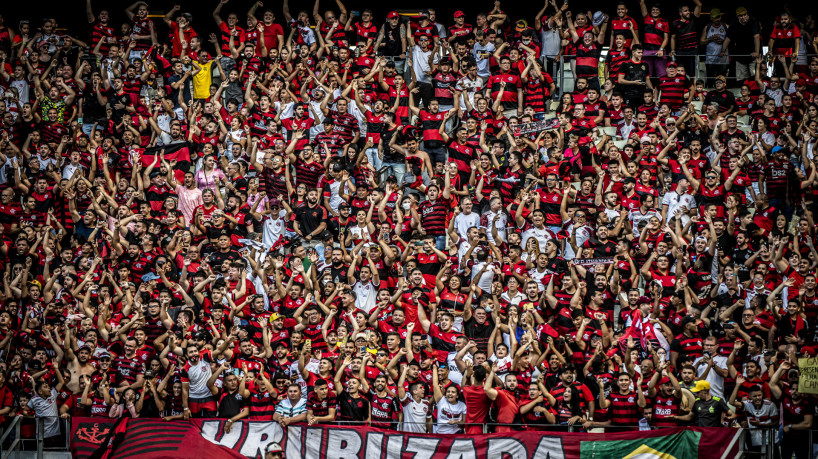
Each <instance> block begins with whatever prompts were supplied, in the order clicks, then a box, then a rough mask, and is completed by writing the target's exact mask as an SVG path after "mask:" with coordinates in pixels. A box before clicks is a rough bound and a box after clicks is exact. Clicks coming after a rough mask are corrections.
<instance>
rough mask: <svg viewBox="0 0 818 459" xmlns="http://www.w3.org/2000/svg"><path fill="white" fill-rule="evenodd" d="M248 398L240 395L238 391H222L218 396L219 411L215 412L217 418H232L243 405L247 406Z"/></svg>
mask: <svg viewBox="0 0 818 459" xmlns="http://www.w3.org/2000/svg"><path fill="white" fill-rule="evenodd" d="M249 402H250V400H249V399H246V398H244V397H242V396H241V395H240V394H239V391H236V392H234V393H232V394H231V393H229V392H227V391H224V390H223V391H222V393H221V395H220V396H219V411H218V412H217V413H216V417H218V418H232V417H233V416H235V415H237V414H239V413H240V412H241V410H242V409H244V407H246V406H249Z"/></svg>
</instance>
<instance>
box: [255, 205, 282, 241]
mask: <svg viewBox="0 0 818 459" xmlns="http://www.w3.org/2000/svg"><path fill="white" fill-rule="evenodd" d="M281 212H284V213H286V212H285V211H283V210H280V211H279V218H275V219H274V218H270V217H266V218H265V219H264V224H263V226H262V233H261V242H262V243H263V244H264V245H265V246H268V247H272V246H273V245H274V244H275V243H276V242H278V240H279V239H280V238H281V237H282V236H283V235H284V231H286V229H287V226H286V224H285V223H284V219H283V218H281V216H280V213H281Z"/></svg>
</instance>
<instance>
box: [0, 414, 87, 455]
mask: <svg viewBox="0 0 818 459" xmlns="http://www.w3.org/2000/svg"><path fill="white" fill-rule="evenodd" d="M25 419H27V418H24V417H22V416H14V417H13V418H11V422H10V423H9V425H8V426H6V428H5V429H4V430H3V432H2V435H0V459H8V458H10V457H14V456H13V455H15V454H17V453H22V452H26V453H28V454H32V453H36V457H37V458H43V457H44V455H45V453H46V452H68V451H69V448H70V444H71V442H70V434H71V423H70V419H63V418H58V422H59V425H60V434H59V444H50V445H46V440H45V421H46V419H47V418H46V417H37V418H34V427H35V434H34V437H33V438H23V433H22V431H21V427H22V423H23V420H25Z"/></svg>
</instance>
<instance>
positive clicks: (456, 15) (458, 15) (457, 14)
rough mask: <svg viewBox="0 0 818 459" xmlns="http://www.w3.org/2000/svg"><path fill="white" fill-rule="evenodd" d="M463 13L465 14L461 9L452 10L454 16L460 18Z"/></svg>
mask: <svg viewBox="0 0 818 459" xmlns="http://www.w3.org/2000/svg"><path fill="white" fill-rule="evenodd" d="M465 15H466V13H464V12H463V11H461V10H457V11H455V12H454V17H456V18H460V17H463V16H465Z"/></svg>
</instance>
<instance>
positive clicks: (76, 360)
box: [65, 337, 96, 393]
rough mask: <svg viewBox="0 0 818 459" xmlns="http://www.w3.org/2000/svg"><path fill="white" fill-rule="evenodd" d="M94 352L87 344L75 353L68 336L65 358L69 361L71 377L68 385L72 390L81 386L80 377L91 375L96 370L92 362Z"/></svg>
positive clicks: (74, 390) (75, 390) (76, 389)
mask: <svg viewBox="0 0 818 459" xmlns="http://www.w3.org/2000/svg"><path fill="white" fill-rule="evenodd" d="M92 354H93V352H92V349H91V348H90V347H89V346H87V345H83V346H80V348H79V350H77V353H76V354H75V353H74V350H73V349H72V346H71V344H70V340H69V339H68V337H66V340H65V360H66V361H67V362H68V366H67V368H68V371H70V372H71V379H70V380H69V381H68V382H67V385H68V388H69V389H71V391H73V392H75V393H76V392H77V391H78V388H79V381H80V379H81V378H83V377H84V376H90V375H92V374H93V373H94V371H96V368H94V366H93V365H92V364H91V355H92Z"/></svg>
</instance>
